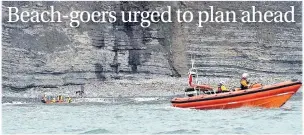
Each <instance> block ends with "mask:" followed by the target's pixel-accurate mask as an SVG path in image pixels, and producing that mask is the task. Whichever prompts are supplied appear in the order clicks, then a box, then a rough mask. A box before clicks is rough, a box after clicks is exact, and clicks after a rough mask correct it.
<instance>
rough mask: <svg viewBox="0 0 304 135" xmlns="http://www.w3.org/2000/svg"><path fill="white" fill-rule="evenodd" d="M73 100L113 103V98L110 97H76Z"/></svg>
mask: <svg viewBox="0 0 304 135" xmlns="http://www.w3.org/2000/svg"><path fill="white" fill-rule="evenodd" d="M74 102H89V103H90V102H95V103H113V102H114V99H111V98H78V99H74Z"/></svg>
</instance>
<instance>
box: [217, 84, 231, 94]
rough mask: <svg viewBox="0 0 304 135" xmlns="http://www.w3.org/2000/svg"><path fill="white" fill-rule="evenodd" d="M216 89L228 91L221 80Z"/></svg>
mask: <svg viewBox="0 0 304 135" xmlns="http://www.w3.org/2000/svg"><path fill="white" fill-rule="evenodd" d="M217 91H218V92H219V93H220V92H228V91H229V90H228V89H227V88H226V86H225V85H224V81H221V82H220V83H219V85H218V88H217Z"/></svg>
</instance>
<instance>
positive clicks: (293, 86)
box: [171, 80, 302, 109]
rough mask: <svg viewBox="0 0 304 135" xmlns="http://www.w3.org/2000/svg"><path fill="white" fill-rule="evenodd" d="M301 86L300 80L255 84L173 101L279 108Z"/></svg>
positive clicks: (204, 106)
mask: <svg viewBox="0 0 304 135" xmlns="http://www.w3.org/2000/svg"><path fill="white" fill-rule="evenodd" d="M189 82H190V80H189ZM301 86H302V83H301V82H300V81H298V80H292V81H286V82H281V83H277V84H273V85H266V86H262V85H261V84H255V85H254V86H252V87H251V88H249V89H246V90H237V91H231V92H225V93H215V94H203V95H196V96H192V97H184V98H174V99H172V100H171V103H172V105H173V106H174V107H180V108H193V109H231V108H239V107H243V106H249V107H263V108H279V107H281V106H282V105H284V103H285V102H286V101H287V100H288V99H290V97H291V96H292V95H293V94H294V93H296V92H297V91H298V89H299V88H300V87H301Z"/></svg>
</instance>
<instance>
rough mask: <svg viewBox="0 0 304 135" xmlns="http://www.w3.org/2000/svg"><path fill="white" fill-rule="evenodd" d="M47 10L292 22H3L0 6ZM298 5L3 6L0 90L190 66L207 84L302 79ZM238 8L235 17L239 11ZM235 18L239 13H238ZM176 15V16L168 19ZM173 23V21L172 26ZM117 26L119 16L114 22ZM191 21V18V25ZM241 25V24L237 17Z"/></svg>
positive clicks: (176, 71) (178, 71)
mask: <svg viewBox="0 0 304 135" xmlns="http://www.w3.org/2000/svg"><path fill="white" fill-rule="evenodd" d="M51 5H53V6H54V7H55V8H56V10H59V11H61V13H62V14H65V15H68V14H69V13H70V12H71V11H72V10H81V11H91V12H92V11H95V10H113V11H117V12H119V11H123V10H124V11H126V10H134V11H135V10H137V11H144V10H159V11H162V10H163V9H164V8H165V7H166V6H171V7H172V12H175V10H177V9H181V10H190V11H193V12H195V11H199V10H203V9H204V10H206V9H209V6H214V8H215V9H216V10H234V11H240V10H246V9H250V7H251V6H256V7H259V9H260V10H261V11H265V10H272V11H274V10H281V11H287V10H289V6H295V21H296V22H295V23H241V22H238V23H206V24H204V26H203V27H201V28H199V27H197V25H196V22H197V21H193V22H192V23H177V22H176V21H174V22H172V23H162V22H159V23H153V24H151V26H150V27H149V28H142V27H141V26H140V25H139V23H121V21H119V20H118V21H116V22H115V23H92V22H88V23H82V24H81V25H80V27H78V28H71V27H70V26H69V21H66V22H64V23H21V22H17V23H8V22H7V20H8V11H7V8H6V7H9V6H16V7H19V10H27V11H31V10H37V11H43V10H48V8H49V7H50V6H51ZM301 5H302V4H301V2H119V1H112V2H51V1H49V2H26V1H23V2H3V5H2V78H3V79H2V80H3V88H4V90H5V91H6V90H13V91H21V90H27V89H31V88H37V89H49V88H59V87H74V86H77V85H85V84H88V83H91V82H103V81H106V80H113V79H130V78H131V79H136V78H138V79H140V78H141V77H142V78H149V77H150V76H152V75H153V76H155V75H160V76H163V75H165V76H174V77H179V76H185V75H186V74H187V69H188V68H189V67H190V62H189V59H190V58H191V57H195V58H196V60H197V61H196V62H197V63H196V66H198V67H199V68H200V70H201V74H202V75H204V76H207V77H219V78H231V77H235V78H237V77H238V76H240V75H241V74H242V73H243V72H249V73H250V74H251V75H252V76H253V77H265V76H267V77H270V78H272V77H282V78H285V79H291V78H297V79H300V77H301V74H302V71H301V66H302V37H301V36H302V35H301V34H302V33H301V31H302V30H301V26H302V22H301V20H302V19H301V10H302V9H301ZM238 9H239V10H238ZM238 13H239V12H238ZM172 15H175V14H172ZM174 18H176V16H173V20H174ZM118 19H119V17H118ZM196 19H197V18H194V20H196ZM238 19H239V18H238Z"/></svg>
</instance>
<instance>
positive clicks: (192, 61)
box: [191, 55, 195, 68]
mask: <svg viewBox="0 0 304 135" xmlns="http://www.w3.org/2000/svg"><path fill="white" fill-rule="evenodd" d="M194 63H195V59H194V58H193V57H192V55H191V68H194Z"/></svg>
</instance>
